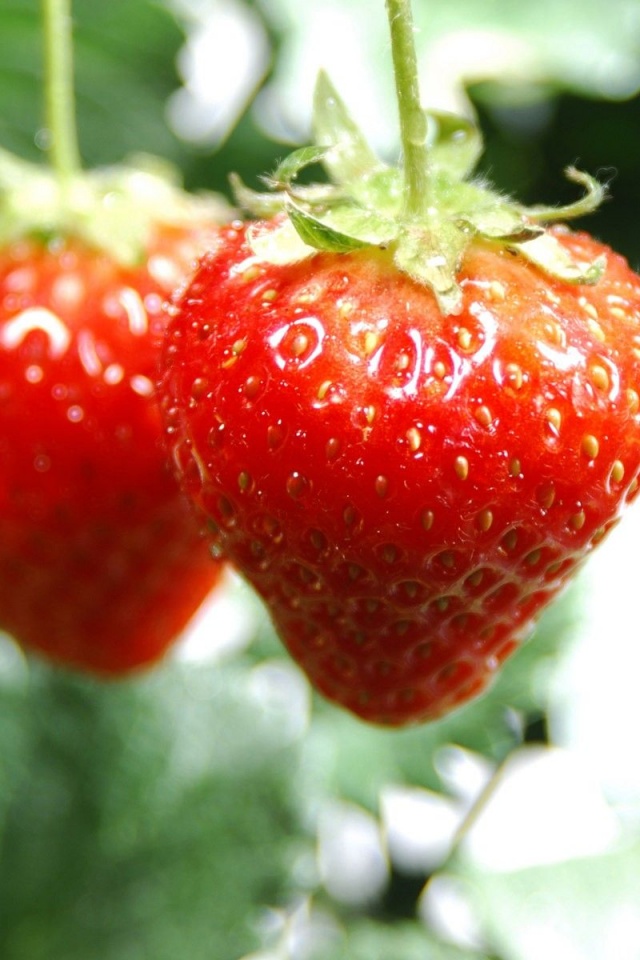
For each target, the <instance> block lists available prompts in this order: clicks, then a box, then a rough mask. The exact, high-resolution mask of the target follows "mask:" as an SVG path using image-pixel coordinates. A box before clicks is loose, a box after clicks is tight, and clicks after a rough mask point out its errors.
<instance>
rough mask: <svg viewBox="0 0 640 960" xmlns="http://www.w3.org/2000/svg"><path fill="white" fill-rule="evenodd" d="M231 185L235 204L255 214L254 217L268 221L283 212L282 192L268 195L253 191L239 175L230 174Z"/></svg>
mask: <svg viewBox="0 0 640 960" xmlns="http://www.w3.org/2000/svg"><path fill="white" fill-rule="evenodd" d="M229 183H230V185H231V190H232V191H233V197H234V200H235V202H236V203H237V204H238V206H239V207H240V208H241V209H242V210H246V212H247V213H251V214H253V216H254V217H263V218H265V219H267V218H269V217H274V216H275V215H276V214H277V213H280V212H281V211H282V207H283V204H284V195H283V193H282V192H279V193H266V192H261V191H259V190H252V189H251V187H248V186H247V185H246V184H245V183H243V181H242V180H241V179H240V177H239V176H238V174H237V173H230V174H229Z"/></svg>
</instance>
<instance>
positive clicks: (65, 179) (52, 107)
mask: <svg viewBox="0 0 640 960" xmlns="http://www.w3.org/2000/svg"><path fill="white" fill-rule="evenodd" d="M42 18H43V25H44V63H45V122H46V125H47V128H48V130H49V135H50V137H51V147H50V152H51V166H52V167H53V170H54V172H55V173H56V175H57V177H58V182H59V183H60V187H61V189H63V190H65V189H66V187H67V186H68V184H69V182H70V180H71V179H72V177H73V176H74V175H75V174H76V173H77V172H78V170H79V169H80V154H79V150H78V137H77V132H76V122H75V97H74V90H73V40H72V35H73V26H72V19H71V0H42Z"/></svg>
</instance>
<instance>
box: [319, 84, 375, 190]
mask: <svg viewBox="0 0 640 960" xmlns="http://www.w3.org/2000/svg"><path fill="white" fill-rule="evenodd" d="M313 132H314V138H315V140H316V142H317V143H318V145H319V146H320V147H325V148H330V149H327V151H326V154H325V157H324V159H323V164H324V167H325V169H326V171H327V173H328V175H329V177H330V179H331V180H332V181H333V182H334V183H338V184H343V183H349V184H352V183H356V182H357V181H358V180H359V179H360V178H362V177H365V176H367V175H368V174H371V173H374V172H375V171H377V170H382V169H384V167H385V164H383V163H382V161H381V160H379V159H378V157H377V156H376V155H375V153H374V152H373V150H372V149H371V147H370V146H369V144H368V143H367V140H366V138H365V136H364V134H363V133H362V131H361V130H360V128H359V127H358V125H357V124H356V123H355V121H354V120H353V119H352V118H351V115H350V114H349V111H348V110H347V108H346V106H345V104H344V101H343V100H342V98H341V97H340V95H339V94H338V91H337V90H336V89H335V87H334V86H333V84H332V83H331V80H330V79H329V77H328V76H327V74H326V73H325V72H324V71H320V73H319V74H318V79H317V81H316V86H315V92H314V97H313Z"/></svg>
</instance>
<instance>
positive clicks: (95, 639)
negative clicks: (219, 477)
mask: <svg viewBox="0 0 640 960" xmlns="http://www.w3.org/2000/svg"><path fill="white" fill-rule="evenodd" d="M211 236H212V230H204V229H203V228H197V229H196V228H189V229H187V228H181V229H175V228H168V227H163V228H162V229H160V228H158V229H157V231H156V233H155V235H154V236H153V238H152V240H151V243H150V246H149V250H148V259H146V260H145V261H144V262H141V263H140V265H138V266H136V267H135V268H132V269H125V268H123V267H121V266H119V265H118V264H116V263H115V262H114V261H113V260H112V259H111V258H110V257H109V256H107V255H106V254H104V253H98V252H95V251H90V250H88V249H87V248H85V247H83V246H81V245H79V244H78V243H74V242H71V241H69V242H63V241H60V242H54V243H52V244H50V245H49V246H47V245H45V244H44V243H41V242H38V241H35V240H33V241H31V240H25V241H22V242H19V243H16V244H14V245H13V246H11V247H10V248H8V249H3V250H2V251H0V628H2V629H3V630H5V631H7V632H9V633H10V634H13V636H14V637H15V638H16V639H17V640H18V641H19V643H20V644H22V645H23V646H24V648H25V649H27V650H31V651H38V652H39V653H41V654H44V655H46V657H48V658H50V659H52V660H54V661H56V662H58V663H60V664H64V665H66V666H69V667H73V668H80V669H83V670H89V671H92V672H95V673H98V674H102V675H120V674H123V673H126V672H127V671H130V670H132V669H134V668H138V667H141V666H143V665H148V664H151V663H153V662H155V661H156V660H157V659H158V658H159V657H160V656H161V655H162V654H163V653H164V651H165V650H166V649H167V647H168V646H169V645H170V644H171V643H172V642H173V640H174V639H175V638H176V637H177V635H178V634H179V633H180V631H181V630H182V628H183V627H184V626H185V624H186V623H187V621H188V620H189V619H190V617H191V616H192V614H193V613H194V611H195V610H196V609H197V607H198V606H199V604H200V603H201V601H202V600H203V599H204V597H205V596H206V595H207V594H208V593H209V591H210V590H211V589H212V587H213V586H214V585H215V584H216V582H217V580H218V578H219V576H220V566H219V564H214V563H213V562H212V560H211V556H210V551H209V548H208V546H207V544H206V542H205V540H204V538H203V536H202V532H201V527H202V519H201V518H200V517H198V516H197V514H196V513H195V511H194V509H193V506H192V505H191V504H190V503H189V502H188V500H187V498H186V497H185V496H184V494H183V493H182V492H181V491H180V489H179V487H178V484H177V482H176V480H175V477H174V476H173V474H172V472H171V468H170V466H169V464H168V456H167V451H166V448H165V445H164V434H163V429H162V423H161V417H160V411H159V406H158V403H157V399H156V393H155V381H156V379H157V367H158V358H159V352H160V346H161V342H162V336H163V333H164V330H165V327H166V322H167V314H166V307H165V306H164V303H165V301H166V298H167V296H168V294H169V292H170V291H171V290H172V289H173V288H175V286H176V285H177V284H179V283H180V282H184V280H185V279H186V278H187V276H188V274H189V273H190V272H192V271H193V269H194V267H195V262H196V260H195V258H196V256H197V254H198V253H200V252H201V251H202V249H204V244H205V243H206V242H209V241H210V240H211Z"/></svg>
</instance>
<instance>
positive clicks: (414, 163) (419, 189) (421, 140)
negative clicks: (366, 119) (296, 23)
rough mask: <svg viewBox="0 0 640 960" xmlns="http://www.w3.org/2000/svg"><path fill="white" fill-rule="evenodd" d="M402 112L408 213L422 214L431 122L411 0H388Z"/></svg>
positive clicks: (426, 186)
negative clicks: (425, 104) (420, 78)
mask: <svg viewBox="0 0 640 960" xmlns="http://www.w3.org/2000/svg"><path fill="white" fill-rule="evenodd" d="M386 5H387V17H388V19H389V29H390V31H391V53H392V57H393V72H394V75H395V84H396V96H397V99H398V111H399V114H400V137H401V141H402V152H403V168H404V176H405V187H404V189H405V198H404V205H405V213H406V214H408V215H409V216H411V215H414V214H420V213H422V212H423V211H424V209H425V207H426V205H427V202H428V193H429V190H428V176H427V146H426V141H427V122H426V118H425V115H424V112H423V110H422V106H421V104H420V89H419V84H418V62H417V58H416V48H415V42H414V38H413V17H412V14H411V3H410V0H386Z"/></svg>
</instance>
